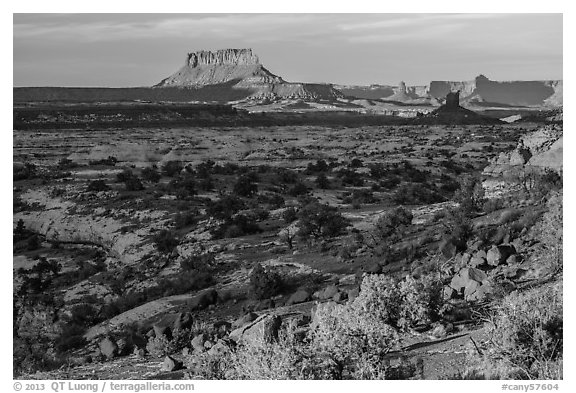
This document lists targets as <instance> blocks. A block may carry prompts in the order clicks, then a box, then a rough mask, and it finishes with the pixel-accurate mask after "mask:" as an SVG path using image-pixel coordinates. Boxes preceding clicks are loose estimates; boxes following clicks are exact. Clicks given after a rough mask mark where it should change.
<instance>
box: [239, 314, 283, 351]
mask: <svg viewBox="0 0 576 393" xmlns="http://www.w3.org/2000/svg"><path fill="white" fill-rule="evenodd" d="M281 325H282V319H281V318H280V317H279V316H277V315H262V316H260V317H259V318H258V319H256V320H255V321H253V322H251V323H249V324H248V325H246V326H243V327H241V328H238V329H236V330H233V331H232V332H230V334H229V336H228V338H230V339H231V340H233V341H235V342H236V343H244V344H248V345H253V346H259V345H262V344H266V343H270V342H272V341H274V340H276V339H277V338H278V330H279V329H280V326H281Z"/></svg>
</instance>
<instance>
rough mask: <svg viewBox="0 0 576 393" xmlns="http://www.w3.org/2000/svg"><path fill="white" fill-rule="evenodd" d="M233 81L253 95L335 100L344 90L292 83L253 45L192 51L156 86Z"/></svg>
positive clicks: (202, 84)
mask: <svg viewBox="0 0 576 393" xmlns="http://www.w3.org/2000/svg"><path fill="white" fill-rule="evenodd" d="M222 84H230V88H231V89H246V90H249V91H250V92H251V94H250V98H253V99H264V98H266V99H276V98H296V99H306V100H321V99H326V100H332V99H335V98H338V97H341V96H342V94H341V93H340V92H338V91H336V90H334V89H333V88H332V86H331V85H319V84H306V83H289V82H286V81H284V80H283V79H282V78H281V77H279V76H277V75H274V74H273V73H271V72H270V71H268V70H267V69H266V68H265V67H264V66H263V65H262V64H260V60H259V59H258V56H256V55H255V54H254V53H253V52H252V50H251V49H224V50H218V51H215V52H211V51H198V52H193V53H189V54H188V55H187V56H186V62H185V64H184V66H183V67H182V68H180V69H179V70H178V71H177V72H175V73H174V74H172V75H171V76H169V77H168V78H166V79H164V80H162V81H161V82H160V83H159V84H157V85H156V86H155V87H187V88H195V89H199V88H203V87H206V86H213V85H222Z"/></svg>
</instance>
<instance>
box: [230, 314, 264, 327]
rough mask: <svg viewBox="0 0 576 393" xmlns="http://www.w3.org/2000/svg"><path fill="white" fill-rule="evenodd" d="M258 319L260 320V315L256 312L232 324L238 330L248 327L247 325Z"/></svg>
mask: <svg viewBox="0 0 576 393" xmlns="http://www.w3.org/2000/svg"><path fill="white" fill-rule="evenodd" d="M257 318H258V314H256V313H255V312H249V313H247V314H244V315H242V316H241V317H240V318H238V319H237V320H235V321H234V322H232V327H233V328H235V329H237V328H239V327H242V326H244V325H246V324H247V323H250V322H252V321H254V320H256V319H257Z"/></svg>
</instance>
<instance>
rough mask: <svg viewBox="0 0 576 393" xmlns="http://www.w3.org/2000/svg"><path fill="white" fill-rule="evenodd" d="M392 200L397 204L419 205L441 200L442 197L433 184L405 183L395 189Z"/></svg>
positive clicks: (442, 199)
mask: <svg viewBox="0 0 576 393" xmlns="http://www.w3.org/2000/svg"><path fill="white" fill-rule="evenodd" d="M392 200H393V201H394V202H395V203H396V204H399V205H421V204H430V203H438V202H443V201H444V197H443V196H442V195H440V194H439V193H438V192H437V191H436V189H435V187H434V186H433V185H430V184H427V183H422V184H420V183H407V184H403V185H401V186H400V187H398V188H397V189H396V191H395V192H394V194H393V195H392Z"/></svg>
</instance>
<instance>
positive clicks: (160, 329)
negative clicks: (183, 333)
mask: <svg viewBox="0 0 576 393" xmlns="http://www.w3.org/2000/svg"><path fill="white" fill-rule="evenodd" d="M152 328H153V329H154V336H155V337H158V338H160V337H162V336H164V337H166V338H167V339H168V340H172V329H171V328H170V326H166V325H163V324H154V325H153V326H152Z"/></svg>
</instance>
